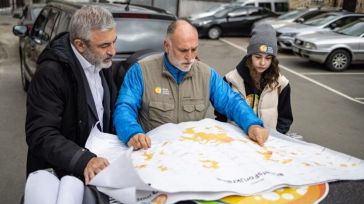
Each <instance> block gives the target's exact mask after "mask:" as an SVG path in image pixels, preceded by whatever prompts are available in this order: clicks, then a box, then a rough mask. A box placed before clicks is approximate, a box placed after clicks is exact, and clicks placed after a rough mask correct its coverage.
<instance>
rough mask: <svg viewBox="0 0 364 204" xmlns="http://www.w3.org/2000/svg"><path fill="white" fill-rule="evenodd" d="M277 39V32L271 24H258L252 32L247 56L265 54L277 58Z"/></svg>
mask: <svg viewBox="0 0 364 204" xmlns="http://www.w3.org/2000/svg"><path fill="white" fill-rule="evenodd" d="M277 50H278V47H277V37H276V31H275V30H274V28H273V27H272V26H271V25H269V24H265V23H263V24H258V25H256V26H255V27H254V28H253V30H252V37H251V38H250V42H249V46H248V49H247V54H248V55H251V54H254V53H265V54H269V55H273V56H277Z"/></svg>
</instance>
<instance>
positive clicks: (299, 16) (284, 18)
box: [255, 8, 334, 29]
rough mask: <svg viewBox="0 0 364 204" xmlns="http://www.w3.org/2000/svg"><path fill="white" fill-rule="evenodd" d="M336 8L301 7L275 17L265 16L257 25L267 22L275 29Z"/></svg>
mask: <svg viewBox="0 0 364 204" xmlns="http://www.w3.org/2000/svg"><path fill="white" fill-rule="evenodd" d="M332 11H334V9H323V8H299V9H296V10H293V11H290V12H288V13H285V14H283V15H281V16H278V17H275V18H273V17H272V18H265V19H262V20H260V21H257V22H256V23H255V25H257V24H260V23H267V24H270V25H272V27H273V28H274V29H278V28H280V27H282V26H285V25H289V24H292V23H303V22H305V21H307V20H309V19H311V18H313V17H316V16H318V15H320V14H323V13H327V12H332Z"/></svg>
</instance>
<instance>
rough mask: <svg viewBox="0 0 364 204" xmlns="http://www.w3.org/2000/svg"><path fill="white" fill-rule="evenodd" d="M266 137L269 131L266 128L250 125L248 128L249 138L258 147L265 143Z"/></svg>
mask: <svg viewBox="0 0 364 204" xmlns="http://www.w3.org/2000/svg"><path fill="white" fill-rule="evenodd" d="M268 135H269V131H268V129H267V128H263V127H261V126H259V125H252V126H250V127H249V130H248V136H249V138H250V139H252V140H254V141H256V142H257V143H258V144H259V145H260V146H263V145H264V143H265V141H267V139H268Z"/></svg>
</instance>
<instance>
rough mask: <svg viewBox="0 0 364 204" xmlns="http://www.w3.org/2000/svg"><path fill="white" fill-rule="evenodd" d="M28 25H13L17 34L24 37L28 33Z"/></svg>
mask: <svg viewBox="0 0 364 204" xmlns="http://www.w3.org/2000/svg"><path fill="white" fill-rule="evenodd" d="M27 31H28V29H27V26H25V25H16V26H14V27H13V33H14V35H16V36H19V37H24V36H25V35H26V34H27Z"/></svg>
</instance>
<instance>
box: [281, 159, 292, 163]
mask: <svg viewBox="0 0 364 204" xmlns="http://www.w3.org/2000/svg"><path fill="white" fill-rule="evenodd" d="M291 162H292V159H286V160H283V161H282V164H288V163H291Z"/></svg>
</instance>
